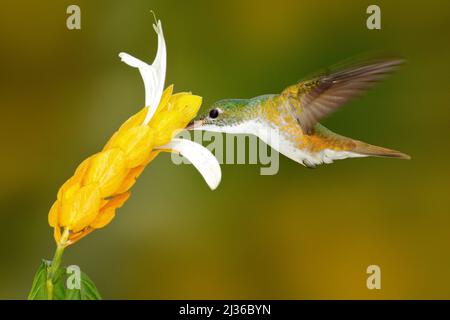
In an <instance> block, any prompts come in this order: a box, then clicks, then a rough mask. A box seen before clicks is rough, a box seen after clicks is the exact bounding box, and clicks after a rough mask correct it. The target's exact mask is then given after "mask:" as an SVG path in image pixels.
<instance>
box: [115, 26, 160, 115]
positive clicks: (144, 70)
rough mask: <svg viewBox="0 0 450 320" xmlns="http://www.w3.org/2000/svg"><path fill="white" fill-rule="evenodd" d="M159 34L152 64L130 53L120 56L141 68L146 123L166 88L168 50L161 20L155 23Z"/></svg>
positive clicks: (124, 60)
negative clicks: (146, 109) (146, 108)
mask: <svg viewBox="0 0 450 320" xmlns="http://www.w3.org/2000/svg"><path fill="white" fill-rule="evenodd" d="M153 28H154V29H155V31H156V33H157V34H158V51H157V52H156V57H155V60H154V61H153V64H152V65H149V64H148V63H146V62H144V61H141V60H139V59H137V58H135V57H133V56H131V55H129V54H128V53H125V52H121V53H120V54H119V57H120V58H121V60H122V61H123V62H125V63H126V64H128V65H129V66H131V67H134V68H137V69H139V72H140V74H141V77H142V80H143V81H144V88H145V105H146V106H147V107H148V112H147V116H146V117H145V120H144V124H147V123H149V122H150V120H151V118H152V117H153V114H154V113H155V111H156V109H157V108H158V105H159V101H160V100H161V95H162V93H163V90H164V81H165V78H166V63H167V50H166V42H165V40H164V34H163V31H162V25H161V21H160V20H159V21H158V22H157V24H156V25H155V24H154V25H153Z"/></svg>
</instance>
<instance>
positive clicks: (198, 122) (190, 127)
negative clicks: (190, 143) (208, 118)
mask: <svg viewBox="0 0 450 320" xmlns="http://www.w3.org/2000/svg"><path fill="white" fill-rule="evenodd" d="M204 122H205V121H204V120H192V121H191V122H189V124H188V125H187V126H186V128H185V129H186V130H193V129H195V128H199V127H201V126H202V124H203V123H204Z"/></svg>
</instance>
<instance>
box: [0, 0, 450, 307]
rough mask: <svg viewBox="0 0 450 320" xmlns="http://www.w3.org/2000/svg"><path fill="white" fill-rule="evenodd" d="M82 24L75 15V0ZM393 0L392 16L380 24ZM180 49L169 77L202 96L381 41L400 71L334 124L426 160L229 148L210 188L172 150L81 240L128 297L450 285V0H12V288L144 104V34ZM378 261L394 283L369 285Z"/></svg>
mask: <svg viewBox="0 0 450 320" xmlns="http://www.w3.org/2000/svg"><path fill="white" fill-rule="evenodd" d="M74 3H75V4H78V5H79V6H80V7H81V14H82V22H81V23H82V30H79V31H69V30H67V28H66V26H65V20H66V17H67V15H66V8H67V6H68V5H69V4H74ZM374 3H376V4H378V5H379V6H380V7H381V12H382V30H380V31H376V30H374V31H371V30H368V29H367V28H366V25H365V23H366V18H367V16H368V15H367V14H366V8H367V6H368V5H369V4H374ZM151 9H153V10H154V11H155V12H156V13H157V16H158V18H160V19H161V20H162V22H163V27H164V32H165V37H166V41H167V46H168V69H167V70H168V72H167V81H166V83H167V84H170V83H175V89H176V90H177V91H182V90H192V91H193V92H194V93H197V94H200V95H202V96H203V97H204V105H203V108H204V109H207V108H208V106H209V105H210V104H211V103H213V102H214V101H216V100H218V99H221V98H232V97H234V98H238V97H239V98H240V97H242V98H248V97H252V96H256V95H260V94H265V93H277V92H280V91H281V90H282V89H283V88H284V87H286V86H287V85H290V84H292V83H295V82H296V81H297V80H298V79H300V78H302V77H303V76H304V75H307V74H310V73H311V72H314V71H316V70H318V69H321V68H323V67H326V66H329V65H332V64H334V63H336V62H339V61H340V60H343V59H346V58H348V57H351V56H354V55H357V54H360V53H364V52H372V51H387V52H394V53H398V54H400V55H402V56H404V57H406V58H407V64H406V66H405V67H404V68H402V69H401V70H400V72H398V73H397V74H395V75H394V76H392V77H390V78H389V79H387V80H386V81H385V82H383V83H382V84H380V85H379V86H377V87H376V88H375V89H374V90H372V91H370V93H368V94H367V95H365V96H364V97H362V98H361V99H358V100H356V101H354V102H352V103H350V104H349V106H348V107H347V108H344V109H343V110H342V111H340V112H338V113H337V114H335V115H334V116H333V117H331V118H329V119H327V120H326V121H324V122H323V123H324V124H325V125H326V126H328V127H329V128H331V129H332V130H334V131H336V132H339V133H341V134H344V135H348V136H351V137H354V138H358V139H361V140H364V141H367V142H370V143H374V144H378V145H382V146H386V147H392V148H395V149H399V150H401V151H404V152H406V153H409V154H411V155H412V157H413V160H412V161H399V160H391V159H350V160H345V161H338V162H336V163H334V164H333V165H328V166H322V167H320V168H318V169H316V170H308V169H305V168H304V167H302V166H301V165H299V164H297V163H294V162H292V161H290V160H288V159H286V158H284V157H281V163H280V171H279V173H278V174H277V175H275V176H261V175H259V168H260V166H258V165H223V166H222V170H223V180H222V183H221V185H220V187H219V188H218V189H217V190H216V191H214V192H212V191H210V190H209V189H208V187H207V186H206V184H205V183H204V182H203V180H202V178H201V176H200V175H199V174H198V172H197V171H196V170H195V169H194V168H193V167H192V166H188V165H183V166H175V165H174V164H172V162H171V161H170V155H168V154H164V155H161V156H160V157H158V158H157V159H156V160H155V161H154V162H153V163H152V164H151V165H150V166H149V167H148V168H147V170H146V171H145V172H144V174H143V175H142V176H141V178H140V179H139V181H138V183H137V184H136V185H135V187H134V188H133V190H132V191H133V196H132V198H131V199H130V200H129V201H128V202H127V204H126V205H125V206H124V207H123V208H122V209H120V210H119V213H118V215H117V217H116V218H115V219H114V220H113V222H112V223H111V224H110V225H109V226H108V227H106V228H105V229H103V230H99V231H96V232H94V233H92V234H91V235H89V236H88V237H86V238H84V239H83V240H82V241H80V242H79V243H77V244H76V245H74V246H73V247H70V248H69V249H68V250H66V252H65V254H64V259H63V263H64V264H66V265H69V264H77V265H79V266H80V267H81V269H82V270H83V271H85V272H86V273H87V274H89V275H90V277H91V278H92V279H93V280H94V281H95V283H96V285H97V286H98V288H99V290H100V292H101V293H102V295H103V297H104V298H110V299H119V298H125V299H131V298H138V299H144V298H145V299H147V298H150V299H196V298H202V299H210V298H236V299H241V298H246V299H262V298H272V299H316V298H323V299H329V298H338V299H347V298H356V299H360V298H367V299H379V298H388V299H391V298H450V289H449V288H450V278H449V276H448V274H449V270H450V249H449V244H450V233H449V231H450V194H449V191H450V188H449V181H450V168H449V161H450V151H449V136H450V125H449V117H450V109H449V99H450V93H449V87H448V85H449V73H450V70H449V69H450V68H449V66H450V64H449V60H448V59H449V53H450V52H449V48H450V47H449V43H450V42H449V38H448V37H449V31H450V28H449V27H450V14H449V12H450V5H449V2H448V1H435V0H429V1H427V2H426V3H423V4H417V5H415V4H412V2H410V1H373V2H372V1H314V0H308V1H284V0H277V1H261V0H253V1H242V0H237V1H207V0H204V1H173V0H164V1H162V0H161V1H144V0H143V1H106V0H102V1H80V0H78V1H52V2H51V1H48V2H46V3H43V2H42V1H4V2H2V7H1V11H0V44H1V50H0V98H1V121H2V125H1V127H0V130H1V131H2V141H3V144H2V157H1V159H0V165H1V166H0V168H1V169H0V170H1V177H2V178H1V179H2V180H1V181H2V183H1V184H0V213H1V214H0V225H1V229H2V230H1V232H0V257H1V263H0V298H5V299H11V298H19V299H22V298H26V296H27V294H28V291H29V289H30V286H31V281H32V278H33V275H34V273H35V271H36V269H37V266H38V264H39V261H40V259H41V258H48V259H50V258H51V257H52V255H53V251H54V243H53V239H52V230H51V229H50V228H49V226H48V224H47V213H48V209H49V208H50V206H51V204H52V202H53V200H54V198H55V196H56V191H57V189H58V188H59V186H60V185H61V184H62V183H63V182H64V181H65V180H66V179H67V178H68V177H69V176H70V175H71V174H72V173H73V170H74V168H75V167H76V166H77V164H78V163H80V162H81V160H83V159H84V158H85V157H87V156H89V155H90V154H93V153H95V152H96V151H98V150H99V149H100V148H101V147H102V145H103V144H104V143H105V141H106V140H107V139H108V138H109V136H110V135H111V133H112V132H113V131H114V130H115V129H116V128H117V127H118V126H119V125H120V124H121V123H122V122H123V121H124V120H125V119H127V118H128V117H129V116H130V115H131V114H133V113H135V112H137V111H138V110H139V109H140V108H141V107H142V104H143V100H144V91H143V85H142V83H141V79H140V76H139V74H138V72H137V71H136V70H135V69H132V68H130V67H128V66H126V65H124V64H123V63H121V62H120V59H119V58H118V56H117V55H118V53H119V52H120V51H127V52H129V53H130V54H132V55H135V56H136V57H139V58H142V59H144V60H147V61H149V62H151V61H152V59H153V57H154V55H155V52H156V45H157V41H156V35H155V33H154V32H153V29H152V27H151V23H152V22H153V17H152V16H151V14H150V10H151ZM371 264H377V265H379V266H380V267H381V272H382V289H381V290H372V291H370V290H368V289H367V288H366V278H367V274H366V268H367V266H368V265H371Z"/></svg>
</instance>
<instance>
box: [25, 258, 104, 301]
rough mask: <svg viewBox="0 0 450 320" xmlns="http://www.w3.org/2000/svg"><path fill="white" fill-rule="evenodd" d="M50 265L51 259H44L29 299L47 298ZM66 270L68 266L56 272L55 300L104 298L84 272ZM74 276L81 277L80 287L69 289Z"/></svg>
mask: <svg viewBox="0 0 450 320" xmlns="http://www.w3.org/2000/svg"><path fill="white" fill-rule="evenodd" d="M50 265H51V262H50V261H46V260H42V262H41V264H40V265H39V268H38V270H37V272H36V275H35V276H34V279H33V284H32V286H31V291H30V293H29V295H28V299H29V300H47V298H48V294H47V269H48V267H49V266H50ZM66 270H67V269H66V268H60V269H58V271H57V273H56V277H55V280H54V283H53V299H54V300H101V299H102V298H101V296H100V293H99V292H98V290H97V287H96V286H95V284H94V283H93V282H92V280H91V279H90V278H89V277H88V276H87V275H86V274H85V273H84V272H81V271H79V272H78V273H69V272H68V271H66ZM78 270H79V269H78ZM71 277H72V278H71ZM73 277H79V289H69V288H67V287H66V286H67V285H68V283H69V282H70V281H71V280H73Z"/></svg>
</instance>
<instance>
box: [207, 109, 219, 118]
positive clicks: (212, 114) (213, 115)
mask: <svg viewBox="0 0 450 320" xmlns="http://www.w3.org/2000/svg"><path fill="white" fill-rule="evenodd" d="M218 116H219V110H217V109H212V110H211V111H210V112H209V117H210V118H211V119H215V118H217V117H218Z"/></svg>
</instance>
